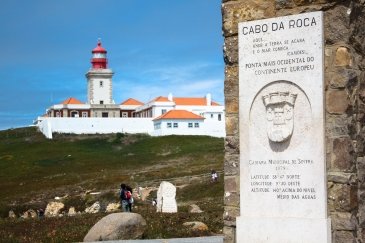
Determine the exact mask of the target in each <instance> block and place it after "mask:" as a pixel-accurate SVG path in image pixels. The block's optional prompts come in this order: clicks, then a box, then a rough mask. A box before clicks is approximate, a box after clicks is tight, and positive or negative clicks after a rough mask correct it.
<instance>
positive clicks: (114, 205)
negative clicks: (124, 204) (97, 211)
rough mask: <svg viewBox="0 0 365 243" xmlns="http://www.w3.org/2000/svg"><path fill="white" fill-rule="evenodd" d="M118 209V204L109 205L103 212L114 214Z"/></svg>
mask: <svg viewBox="0 0 365 243" xmlns="http://www.w3.org/2000/svg"><path fill="white" fill-rule="evenodd" d="M119 208H120V203H109V204H108V206H107V207H106V210H105V212H107V213H110V212H115V211H118V210H119Z"/></svg>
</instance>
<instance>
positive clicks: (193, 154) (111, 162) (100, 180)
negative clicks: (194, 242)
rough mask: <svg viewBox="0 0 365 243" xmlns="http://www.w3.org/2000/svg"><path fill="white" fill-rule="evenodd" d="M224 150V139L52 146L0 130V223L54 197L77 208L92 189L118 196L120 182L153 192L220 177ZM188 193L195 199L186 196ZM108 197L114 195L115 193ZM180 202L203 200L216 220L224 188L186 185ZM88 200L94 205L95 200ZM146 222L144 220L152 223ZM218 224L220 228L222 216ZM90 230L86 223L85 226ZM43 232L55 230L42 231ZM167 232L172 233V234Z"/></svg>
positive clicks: (60, 140) (81, 141) (76, 141)
mask: <svg viewBox="0 0 365 243" xmlns="http://www.w3.org/2000/svg"><path fill="white" fill-rule="evenodd" d="M223 149H224V148H223V139H220V138H213V137H208V136H166V137H150V136H147V135H142V134H138V135H129V134H120V133H119V134H111V135H82V136H80V135H79V136H78V135H62V134H55V135H54V139H53V140H47V139H46V138H44V136H43V135H42V134H41V133H39V132H37V131H36V128H21V129H13V130H6V131H0V198H1V199H2V200H1V202H0V217H6V216H7V213H8V211H9V209H13V210H16V211H17V210H18V212H17V213H19V212H21V210H23V209H29V207H33V206H34V207H35V206H37V207H44V206H45V204H46V203H47V201H50V200H51V199H53V198H54V197H55V196H63V195H66V194H67V195H69V196H70V197H69V198H68V203H73V204H75V203H76V200H75V199H72V198H77V197H80V195H81V194H83V193H85V192H86V191H88V190H93V191H95V190H100V191H103V190H104V191H105V190H111V189H112V190H114V191H115V190H117V189H118V187H119V185H120V183H121V182H125V183H127V184H130V185H132V186H137V185H138V186H151V183H159V182H160V181H162V180H171V178H177V177H185V176H194V175H200V174H204V173H209V172H210V169H215V170H218V171H220V170H222V169H223V154H224V153H223ZM176 181H178V180H176ZM175 184H176V183H175ZM186 190H188V191H189V192H192V191H193V192H194V193H186ZM202 192H205V193H202ZM106 195H107V196H108V197H110V198H113V197H114V196H115V195H114V194H113V193H111V194H110V193H109V194H108V193H106ZM209 196H210V198H207V197H209ZM177 198H178V201H180V202H186V203H188V202H191V201H192V202H197V201H201V205H206V208H207V210H208V211H211V216H212V217H218V216H217V215H221V213H222V212H221V209H222V199H223V183H219V184H217V185H214V186H213V187H212V186H211V185H209V183H208V182H204V181H203V183H202V182H199V183H197V184H196V185H189V186H188V187H185V188H184V189H178V193H177ZM82 200H83V202H85V200H86V199H85V198H83V199H82ZM88 200H89V201H90V202H89V203H91V202H92V201H93V200H94V201H95V200H97V199H90V198H88ZM72 206H77V205H72ZM34 207H33V208H34ZM203 207H204V206H203ZM139 210H140V211H141V212H145V211H146V210H147V209H146V208H144V207H141V208H140V209H139ZM147 211H149V210H147ZM186 211H187V210H186ZM148 215H149V214H145V215H144V216H145V217H147V218H148V217H149V216H148ZM98 217H99V216H84V217H83V219H82V220H84V221H87V222H89V224H90V225H92V224H93V223H95V222H94V221H95V220H97V218H98ZM174 217H179V216H178V215H177V216H171V220H174ZM183 217H185V218H187V217H188V216H186V215H185V216H183ZM206 217H207V218H209V217H210V216H209V215H207V216H206ZM152 218H153V217H152ZM157 219H158V217H156V220H157ZM52 220H53V219H52ZM61 221H62V220H61ZM61 221H57V220H56V221H55V222H53V221H52V222H53V223H51V225H57V222H58V223H60V224H62V225H65V222H63V221H65V219H63V221H62V222H61ZM66 221H67V220H66ZM218 221H219V222H220V221H222V220H221V217H219V219H218ZM72 222H73V221H72V220H69V221H68V223H69V224H71V226H70V227H71V228H72V227H74V226H72ZM212 222H213V223H214V222H217V220H212ZM156 223H158V222H156ZM23 224H24V222H12V223H11V224H10V225H11V226H9V222H8V221H3V220H2V221H0V225H1V226H2V228H4V229H6V227H8V226H9V227H10V228H12V227H13V226H14V228H16V226H17V225H18V226H19V225H22V226H19V227H20V228H21V227H23V226H24V225H23ZM89 224H88V223H86V222H85V223H84V227H89ZM34 225H36V222H34ZM153 225H155V224H153ZM211 227H218V228H219V227H220V226H214V225H212V226H211ZM31 228H32V227H30V229H31ZM66 228H67V227H66ZM218 228H216V230H218ZM30 229H29V230H30ZM44 230H52V229H48V228H47V227H44ZM85 230H86V228H85V229H84V231H85ZM161 230H162V229H161ZM151 231H153V232H154V233H151ZM29 232H30V231H29ZM29 232H28V233H29ZM79 232H80V231H79ZM148 232H150V233H149V236H148V237H149V238H151V237H152V238H153V237H157V236H158V235H159V234H161V232H159V231H158V230H157V231H156V230H151V229H149V230H148ZM167 232H170V233H171V229H170V231H167ZM3 233H4V232H3ZM23 233H24V232H23ZM45 233H46V232H45ZM82 233H84V232H82ZM180 233H181V232H180ZM180 233H178V232H176V233H172V236H173V235H175V236H181V234H180ZM24 234H25V233H24ZM0 235H1V232H0ZM162 235H164V234H162ZM165 236H169V234H167V235H166V234H165ZM24 237H25V236H24ZM54 237H56V236H54ZM59 237H61V238H62V237H63V236H62V235H61V236H59ZM78 237H80V236H78ZM72 239H73V240H81V239H79V238H77V237H76V238H72ZM30 241H31V240H30ZM36 241H37V240H36ZM40 241H42V240H40ZM15 242H16V241H15Z"/></svg>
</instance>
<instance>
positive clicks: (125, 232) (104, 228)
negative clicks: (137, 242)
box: [84, 213, 146, 242]
mask: <svg viewBox="0 0 365 243" xmlns="http://www.w3.org/2000/svg"><path fill="white" fill-rule="evenodd" d="M145 228H146V220H145V219H144V218H143V217H142V216H141V215H139V214H137V213H113V214H109V215H108V216H105V217H104V218H102V219H101V220H100V221H99V222H97V223H96V224H95V225H94V226H93V227H92V228H91V229H90V230H89V232H88V233H87V235H86V236H85V238H84V242H91V241H101V240H102V241H105V240H126V239H139V238H141V237H142V235H143V232H144V230H145Z"/></svg>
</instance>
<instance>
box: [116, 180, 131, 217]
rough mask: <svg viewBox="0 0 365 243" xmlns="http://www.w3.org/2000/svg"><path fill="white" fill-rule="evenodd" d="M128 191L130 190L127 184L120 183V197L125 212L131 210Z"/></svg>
mask: <svg viewBox="0 0 365 243" xmlns="http://www.w3.org/2000/svg"><path fill="white" fill-rule="evenodd" d="M127 192H128V190H127V186H126V185H125V184H124V183H122V184H120V194H119V198H120V205H122V210H123V212H130V208H129V200H128V198H127Z"/></svg>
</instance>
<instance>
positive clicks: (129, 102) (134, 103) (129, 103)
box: [121, 98, 143, 105]
mask: <svg viewBox="0 0 365 243" xmlns="http://www.w3.org/2000/svg"><path fill="white" fill-rule="evenodd" d="M121 105H143V103H142V102H140V101H138V100H136V99H133V98H129V99H127V100H125V101H123V102H122V103H121Z"/></svg>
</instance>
